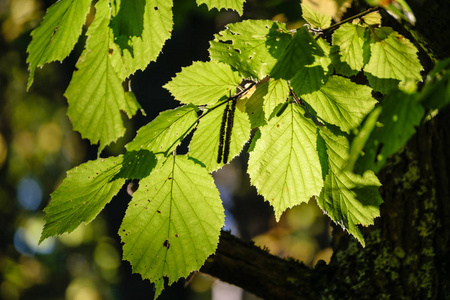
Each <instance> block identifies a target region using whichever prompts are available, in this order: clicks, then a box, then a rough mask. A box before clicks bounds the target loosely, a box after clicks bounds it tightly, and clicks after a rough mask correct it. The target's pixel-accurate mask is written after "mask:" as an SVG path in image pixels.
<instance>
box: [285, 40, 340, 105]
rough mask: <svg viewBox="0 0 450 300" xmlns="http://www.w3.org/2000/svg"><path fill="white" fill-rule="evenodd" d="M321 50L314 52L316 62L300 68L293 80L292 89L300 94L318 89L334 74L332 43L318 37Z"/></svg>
mask: <svg viewBox="0 0 450 300" xmlns="http://www.w3.org/2000/svg"><path fill="white" fill-rule="evenodd" d="M316 42H317V46H319V47H320V49H321V51H315V53H313V58H314V62H313V63H311V64H309V65H306V66H304V67H302V68H300V69H299V70H298V71H297V73H296V75H295V76H294V77H293V78H292V80H291V86H292V89H293V90H294V91H295V93H296V94H297V95H298V96H300V95H304V94H310V93H312V92H315V91H318V90H319V89H320V88H321V87H322V86H323V85H324V84H325V83H326V82H327V80H328V78H329V77H330V76H331V75H332V74H333V71H334V69H333V66H332V65H331V59H330V58H329V54H330V45H329V44H328V43H327V42H326V41H325V40H323V39H321V38H319V39H317V41H316Z"/></svg>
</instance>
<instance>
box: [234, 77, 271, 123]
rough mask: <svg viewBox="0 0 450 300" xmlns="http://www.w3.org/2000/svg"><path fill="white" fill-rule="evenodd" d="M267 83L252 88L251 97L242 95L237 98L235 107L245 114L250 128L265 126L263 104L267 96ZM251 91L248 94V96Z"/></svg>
mask: <svg viewBox="0 0 450 300" xmlns="http://www.w3.org/2000/svg"><path fill="white" fill-rule="evenodd" d="M267 86H268V83H267V82H263V83H262V84H260V85H258V87H256V88H254V92H253V93H252V94H251V95H247V94H246V95H244V96H243V97H241V98H239V100H238V102H237V107H238V108H239V109H240V110H241V111H242V112H246V113H247V115H248V117H249V119H250V124H251V128H252V129H253V128H257V127H259V126H264V125H266V118H265V115H264V109H263V103H264V97H265V96H266V95H267ZM249 93H251V91H249V92H248V94H249Z"/></svg>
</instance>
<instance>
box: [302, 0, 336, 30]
mask: <svg viewBox="0 0 450 300" xmlns="http://www.w3.org/2000/svg"><path fill="white" fill-rule="evenodd" d="M301 5H302V17H303V19H305V20H306V22H308V23H309V24H311V26H312V27H313V28H321V29H325V28H328V27H330V25H331V16H329V15H326V14H323V13H320V12H318V11H316V10H314V9H313V8H312V7H311V5H309V4H308V3H306V2H303V3H302V4H301Z"/></svg>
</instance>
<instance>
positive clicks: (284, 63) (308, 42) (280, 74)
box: [271, 27, 323, 80]
mask: <svg viewBox="0 0 450 300" xmlns="http://www.w3.org/2000/svg"><path fill="white" fill-rule="evenodd" d="M313 54H318V55H321V54H323V51H322V49H321V48H320V47H319V45H318V44H317V42H316V40H314V37H313V36H312V35H311V34H310V33H309V32H308V30H307V29H306V27H301V28H299V29H298V30H297V32H296V33H295V34H294V36H293V37H292V39H291V41H290V42H289V45H288V46H287V47H286V49H285V51H284V52H283V54H282V55H281V56H280V58H279V60H278V62H277V63H276V64H275V66H274V67H273V70H272V72H271V76H272V77H273V78H283V79H286V80H289V79H291V78H292V77H294V76H295V74H297V72H298V71H299V70H300V69H301V68H303V67H304V66H306V65H309V64H312V63H313V62H314V57H313Z"/></svg>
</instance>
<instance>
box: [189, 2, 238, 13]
mask: <svg viewBox="0 0 450 300" xmlns="http://www.w3.org/2000/svg"><path fill="white" fill-rule="evenodd" d="M244 2H245V0H197V4H198V5H199V6H200V5H201V4H206V5H207V6H208V8H209V9H212V8H217V9H219V10H220V9H233V10H235V11H237V12H238V13H239V15H241V16H242V14H243V13H244Z"/></svg>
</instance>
